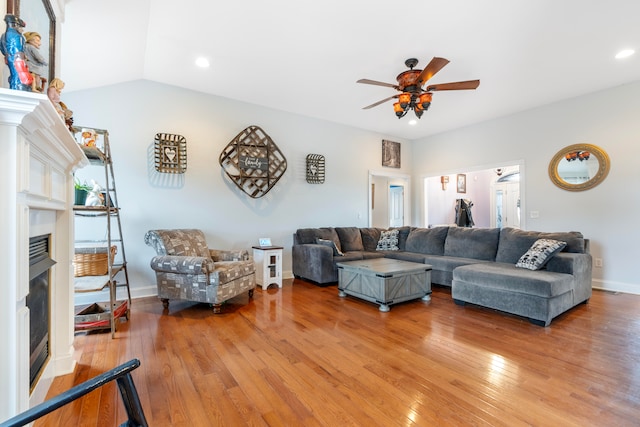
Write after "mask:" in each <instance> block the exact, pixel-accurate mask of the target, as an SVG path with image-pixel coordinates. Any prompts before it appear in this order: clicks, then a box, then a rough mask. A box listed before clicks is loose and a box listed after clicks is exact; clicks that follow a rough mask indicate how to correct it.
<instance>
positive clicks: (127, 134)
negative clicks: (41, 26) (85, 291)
mask: <svg viewBox="0 0 640 427" xmlns="http://www.w3.org/2000/svg"><path fill="white" fill-rule="evenodd" d="M62 99H63V101H64V102H65V104H66V105H67V106H68V107H69V108H70V109H72V110H73V111H74V120H75V121H74V123H75V124H76V125H77V126H82V127H95V128H101V129H107V130H108V131H109V134H110V142H111V147H112V153H113V158H114V171H115V179H116V185H117V189H118V200H119V204H120V206H121V207H122V211H121V218H122V224H123V235H124V240H125V244H126V253H127V260H128V262H129V273H130V282H131V285H132V292H133V294H134V296H141V295H149V294H153V293H155V277H154V276H153V274H152V271H151V269H150V268H149V260H150V259H151V257H152V256H153V255H154V254H155V253H154V251H153V250H152V249H151V248H150V247H148V246H146V245H145V244H144V242H143V236H144V233H145V232H146V231H147V230H149V229H155V228H180V227H184V228H192V227H193V228H201V229H202V230H203V231H204V232H205V234H206V235H207V238H208V242H209V244H210V246H211V247H216V248H249V247H250V246H251V245H254V244H257V242H258V238H259V237H271V240H272V242H273V244H275V245H281V246H284V262H283V270H284V275H285V277H287V275H289V276H290V275H291V244H292V237H291V236H292V233H293V232H294V231H295V230H296V229H297V228H300V227H319V226H363V227H365V226H367V224H368V212H369V211H368V177H369V171H371V170H378V171H380V170H389V171H393V172H397V173H403V174H407V175H408V174H409V173H410V165H411V161H410V158H411V146H410V144H408V143H403V141H402V140H399V139H398V138H392V139H393V140H394V141H398V142H401V143H402V150H401V154H402V160H401V164H402V165H404V168H402V169H390V168H383V167H382V166H381V161H382V159H381V152H382V150H381V141H382V139H390V138H389V136H388V135H379V134H376V133H372V132H369V131H364V130H359V129H355V128H349V127H345V126H342V125H337V124H333V123H330V122H325V121H320V120H315V119H310V118H307V117H303V116H298V115H293V114H290V113H284V112H280V111H275V110H272V109H267V108H262V107H257V106H255V105H250V104H245V103H240V102H236V101H233V100H229V99H225V98H220V97H215V96H209V95H204V94H201V93H198V92H194V91H189V90H184V89H179V88H176V87H172V86H167V85H163V84H158V83H153V82H149V81H135V82H130V83H125V84H118V85H114V86H108V87H103V88H98V89H93V90H86V91H78V92H63V94H62ZM250 125H257V126H260V127H261V128H262V129H263V130H264V131H265V132H266V133H267V134H269V136H271V138H272V139H273V140H274V141H275V143H276V144H277V145H278V147H279V148H280V149H281V150H282V152H283V153H284V155H285V156H286V158H287V163H288V168H287V171H286V173H285V174H284V176H283V178H282V179H281V181H280V182H279V183H278V184H277V185H276V186H275V187H274V188H273V189H272V190H271V191H270V192H269V193H268V194H267V195H266V196H264V197H262V198H260V199H251V198H250V197H249V196H247V195H245V194H244V193H242V192H241V191H240V190H238V189H237V188H236V186H235V185H234V184H231V183H229V181H228V180H227V178H226V176H225V175H224V173H223V172H222V169H221V167H220V165H219V163H218V157H219V155H220V152H221V151H222V149H223V148H224V147H225V146H226V145H227V144H228V143H229V141H231V140H232V139H233V138H234V137H235V136H236V135H237V134H238V133H239V132H241V131H242V130H243V129H245V128H246V127H247V126H250ZM159 132H166V133H175V134H180V135H183V136H185V137H186V139H187V159H188V165H187V172H186V174H184V176H176V175H169V174H159V173H157V172H156V171H155V170H154V166H153V159H152V156H151V154H152V152H153V142H154V136H155V134H156V133H159ZM309 153H316V154H322V155H324V156H325V157H326V179H325V183H324V184H308V183H307V182H306V180H305V158H306V156H307V154H309ZM95 173H96V172H91V171H90V170H89V168H85V170H82V171H80V172H79V175H80V176H82V178H83V179H85V178H86V179H87V180H88V179H90V178H91V177H92V176H89V175H90V174H95ZM93 178H96V179H97V180H98V181H99V182H104V179H103V178H101V176H97V177H96V176H93ZM79 227H80V228H82V227H91V225H90V224H87V222H86V221H85V222H80V223H79ZM84 231H86V230H84ZM81 233H83V230H81V229H79V230H78V234H81ZM94 297H95V296H94ZM77 301H78V302H80V300H79V299H77Z"/></svg>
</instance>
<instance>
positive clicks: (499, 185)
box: [491, 181, 520, 228]
mask: <svg viewBox="0 0 640 427" xmlns="http://www.w3.org/2000/svg"><path fill="white" fill-rule="evenodd" d="M491 187H492V188H491V223H492V225H493V226H494V227H498V228H503V227H516V228H520V182H518V181H507V182H496V183H493V184H492V185H491Z"/></svg>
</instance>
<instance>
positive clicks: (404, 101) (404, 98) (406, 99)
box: [398, 92, 411, 109]
mask: <svg viewBox="0 0 640 427" xmlns="http://www.w3.org/2000/svg"><path fill="white" fill-rule="evenodd" d="M398 102H399V103H400V105H401V106H402V108H403V109H405V108H407V105H409V103H410V102H411V94H410V93H408V92H404V93H401V94H400V96H398Z"/></svg>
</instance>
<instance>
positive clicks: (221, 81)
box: [60, 0, 640, 139]
mask: <svg viewBox="0 0 640 427" xmlns="http://www.w3.org/2000/svg"><path fill="white" fill-rule="evenodd" d="M639 16H640V1H636V0H609V1H608V2H602V1H584V0H562V1H558V0H537V1H531V0H484V1H483V0H450V1H434V0H431V1H430V0H405V1H403V2H397V1H391V0H323V1H317V0H316V1H310V0H272V1H264V0H236V1H219V0H180V1H173V0H110V1H105V0H67V2H66V12H65V17H64V22H63V25H62V34H61V38H62V40H63V41H62V45H61V46H62V54H61V73H60V74H61V75H60V77H61V78H62V79H63V80H64V81H65V82H66V88H65V91H76V90H82V89H87V88H93V87H98V86H104V85H110V84H114V83H119V82H125V81H130V80H137V79H148V80H152V81H156V82H161V83H166V84H170V85H175V86H179V87H183V88H187V89H192V90H196V91H201V92H204V93H209V94H214V95H218V96H222V97H226V98H231V99H235V100H239V101H244V102H248V103H252V104H258V105H263V106H266V107H270V108H275V109H278V110H283V111H288V112H292V113H296V114H301V115H305V116H311V117H315V118H319V119H323V120H328V121H332V122H338V123H343V124H347V125H351V126H356V127H359V128H364V129H369V130H372V131H376V132H380V133H382V134H385V135H389V136H395V137H400V138H407V139H417V138H421V137H424V136H428V135H433V134H436V133H440V132H444V131H447V130H451V129H455V128H459V127H463V126H466V125H470V124H473V123H478V122H482V121H485V120H488V119H492V118H496V117H500V116H505V115H509V114H512V113H515V112H518V111H523V110H527V109H530V108H534V107H537V106H541V105H545V104H549V103H553V102H556V101H559V100H563V99H567V98H572V97H576V96H579V95H582V94H585V93H590V92H595V91H599V90H602V89H606V88H610V87H614V86H618V85H622V84H625V83H629V82H632V81H636V80H638V79H640V25H639V24H638V17H639ZM625 48H631V49H635V50H636V51H637V52H636V54H635V55H633V56H631V57H629V58H627V59H625V60H617V59H615V58H614V55H615V54H616V53H617V52H618V51H620V50H622V49H625ZM434 56H438V57H444V58H447V59H448V60H449V61H451V62H450V63H449V64H448V65H447V66H445V67H444V68H443V69H442V70H441V71H440V72H439V73H437V74H436V75H435V76H434V77H433V78H432V79H431V80H430V81H429V83H434V84H435V83H445V82H456V81H461V80H470V79H480V87H479V88H478V89H477V90H465V91H455V92H452V91H447V92H436V93H435V94H434V96H433V103H432V105H431V108H430V109H429V110H428V111H427V112H426V113H425V114H424V115H423V117H422V119H421V120H418V121H417V124H415V125H413V126H411V125H409V121H410V119H412V118H413V113H412V112H410V113H409V114H408V115H407V116H406V117H404V118H402V119H400V120H399V119H398V118H396V116H395V115H394V113H393V108H392V104H393V101H389V102H387V103H384V104H382V105H379V106H377V107H375V108H372V109H369V110H363V109H362V107H364V106H367V105H370V104H372V103H374V102H376V101H379V100H381V99H384V98H387V97H389V96H391V95H393V94H394V93H395V91H394V89H392V88H388V87H382V86H371V85H364V84H357V83H356V80H358V79H360V78H368V79H372V80H378V81H382V82H388V83H395V78H396V76H397V75H398V74H399V73H400V72H402V71H404V70H406V67H405V65H404V61H405V60H406V59H407V58H411V57H415V58H418V59H419V60H420V63H419V64H418V66H417V67H416V68H423V67H424V66H426V64H427V63H428V62H429V61H430V60H431V58H432V57H434ZM198 57H205V58H207V59H208V60H209V62H210V67H209V68H206V69H203V68H199V67H197V66H196V65H195V60H196V59H197V58H198ZM602 108H606V106H605V105H603V106H602Z"/></svg>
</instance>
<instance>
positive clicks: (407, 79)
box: [357, 56, 480, 119]
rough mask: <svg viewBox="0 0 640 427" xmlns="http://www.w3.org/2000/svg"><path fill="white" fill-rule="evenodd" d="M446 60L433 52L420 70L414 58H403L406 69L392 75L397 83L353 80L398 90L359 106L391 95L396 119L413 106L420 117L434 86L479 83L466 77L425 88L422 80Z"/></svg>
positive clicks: (451, 87)
mask: <svg viewBox="0 0 640 427" xmlns="http://www.w3.org/2000/svg"><path fill="white" fill-rule="evenodd" d="M448 63H449V61H448V60H447V59H445V58H439V57H435V56H434V57H433V59H432V60H431V61H430V62H429V64H427V66H426V67H425V68H424V69H423V70H418V69H415V68H414V67H415V66H416V65H418V60H417V59H415V58H409V59H407V60H406V61H405V65H406V66H407V67H409V69H408V70H406V71H403V72H402V73H400V74H398V76H397V77H396V80H397V81H398V84H397V85H396V84H391V83H384V82H379V81H377V80H369V79H360V80H358V81H357V83H366V84H371V85H376V86H386V87H391V88H393V89H395V90H397V91H399V92H400V93H399V94H397V95H393V96H390V97H388V98H385V99H383V100H381V101H378V102H376V103H373V104H371V105H368V106H366V107H364V108H363V109H364V110H367V109H369V108H372V107H375V106H377V105H380V104H382V103H384V102H387V101H390V100H392V99H397V100H398V101H397V102H395V103H394V104H393V111H394V112H395V113H396V116H397V117H398V118H399V119H401V118H403V117H404V116H405V115H406V114H407V113H408V112H409V110H413V112H414V113H415V115H416V117H417V118H420V117H422V114H423V113H424V112H425V111H427V110H428V109H429V107H430V106H431V100H432V97H433V95H432V93H431V92H433V91H436V90H437V91H441V90H445V91H448V90H464V89H476V88H477V87H478V86H479V85H480V80H467V81H460V82H451V83H440V84H436V85H429V86H427V87H426V88H425V87H424V85H425V83H426V82H427V81H428V80H430V79H431V78H432V77H433V76H434V75H435V74H436V73H437V72H438V71H440V70H441V69H442V67H444V66H445V65H447V64H448Z"/></svg>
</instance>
